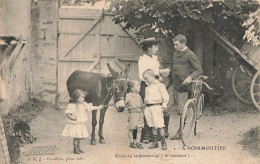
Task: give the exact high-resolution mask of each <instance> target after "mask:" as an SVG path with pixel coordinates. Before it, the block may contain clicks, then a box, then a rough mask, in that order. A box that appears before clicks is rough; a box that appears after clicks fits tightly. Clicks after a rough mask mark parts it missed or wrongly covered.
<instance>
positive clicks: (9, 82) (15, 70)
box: [0, 0, 31, 114]
mask: <svg viewBox="0 0 260 164" xmlns="http://www.w3.org/2000/svg"><path fill="white" fill-rule="evenodd" d="M30 8H31V0H19V1H16V0H1V1H0V11H1V13H0V15H1V17H0V27H1V28H0V34H1V35H4V36H14V37H16V38H18V39H19V40H20V39H22V40H25V41H26V43H25V45H24V46H23V48H21V49H20V52H19V53H18V55H17V57H16V58H13V60H11V61H10V63H9V64H8V65H7V62H8V60H9V59H10V56H11V54H12V51H13V50H14V49H15V47H16V45H9V46H1V50H0V64H1V65H2V67H1V73H2V76H3V81H4V84H5V87H6V94H7V99H5V100H3V101H2V102H0V109H1V110H0V113H1V114H5V113H7V112H9V111H10V110H11V109H13V108H16V107H17V106H19V105H21V104H22V103H24V102H25V101H27V100H28V97H29V96H28V95H29V87H28V83H29V81H30V76H29V72H28V70H29V68H28V66H29V64H30V63H29V60H28V58H29V56H30V53H29V46H28V45H29V44H28V43H29V40H30V39H29V38H30V21H31V12H30Z"/></svg>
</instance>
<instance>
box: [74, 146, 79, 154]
mask: <svg viewBox="0 0 260 164" xmlns="http://www.w3.org/2000/svg"><path fill="white" fill-rule="evenodd" d="M73 152H74V154H80V152H79V150H78V145H74V151H73Z"/></svg>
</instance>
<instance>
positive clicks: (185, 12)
mask: <svg viewBox="0 0 260 164" xmlns="http://www.w3.org/2000/svg"><path fill="white" fill-rule="evenodd" d="M110 1H111V0H110ZM110 6H111V7H110V10H109V11H110V12H114V13H116V14H117V16H116V18H115V19H114V21H115V23H124V29H129V28H132V29H135V30H136V31H137V32H136V34H137V35H138V36H139V37H140V38H143V37H147V36H149V35H153V36H161V35H166V36H167V37H173V36H174V35H175V33H174V32H175V31H174V29H178V28H185V27H183V26H182V22H183V21H187V22H191V23H199V24H202V25H206V26H210V27H213V28H214V29H215V30H217V31H219V32H220V33H222V34H224V35H225V36H226V37H227V38H228V39H229V40H230V41H231V42H235V41H236V40H237V37H236V35H237V34H238V33H241V32H242V33H243V31H245V30H246V29H245V28H244V27H243V26H242V25H243V23H244V21H246V19H247V18H248V16H249V14H250V13H249V12H250V11H251V12H254V11H256V10H257V8H258V7H259V4H258V2H257V1H253V0H241V1H234V0H226V1H224V0H203V1H195V0H114V1H112V3H111V5H110ZM257 16H258V17H259V12H258V15H257V14H255V15H254V14H251V19H254V20H256V19H258V18H256V17H257ZM250 22H252V21H248V23H244V26H245V27H249V25H251V24H250ZM258 25H259V24H258ZM252 26H253V25H251V26H250V27H249V28H250V29H249V30H251V29H252ZM254 26H255V25H254ZM258 27H259V26H258ZM251 31H252V30H251ZM254 34H256V32H255V33H254ZM258 39H259V38H258ZM241 40H242V37H241Z"/></svg>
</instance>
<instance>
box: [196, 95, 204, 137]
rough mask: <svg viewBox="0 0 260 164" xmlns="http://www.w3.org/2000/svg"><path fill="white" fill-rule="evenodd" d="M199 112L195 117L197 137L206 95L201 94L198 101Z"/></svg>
mask: <svg viewBox="0 0 260 164" xmlns="http://www.w3.org/2000/svg"><path fill="white" fill-rule="evenodd" d="M196 105H197V112H196V117H195V125H194V134H195V135H197V134H198V133H197V127H198V122H199V121H198V120H199V119H200V117H201V116H202V115H203V107H204V95H203V94H201V95H200V96H199V98H198V100H197V103H196Z"/></svg>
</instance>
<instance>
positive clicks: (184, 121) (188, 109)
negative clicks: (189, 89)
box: [181, 99, 196, 146]
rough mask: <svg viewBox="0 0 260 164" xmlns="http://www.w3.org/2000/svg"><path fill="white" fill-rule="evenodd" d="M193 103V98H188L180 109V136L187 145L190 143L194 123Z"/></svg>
mask: <svg viewBox="0 0 260 164" xmlns="http://www.w3.org/2000/svg"><path fill="white" fill-rule="evenodd" d="M195 108H196V107H195V103H194V100H192V99H189V100H188V101H187V102H186V103H185V105H184V109H183V111H182V118H181V138H182V143H183V145H185V146H187V145H189V144H190V143H191V141H192V137H193V132H194V131H193V130H194V123H195V110H196V109H195Z"/></svg>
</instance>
